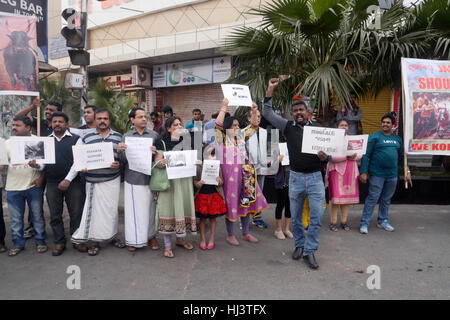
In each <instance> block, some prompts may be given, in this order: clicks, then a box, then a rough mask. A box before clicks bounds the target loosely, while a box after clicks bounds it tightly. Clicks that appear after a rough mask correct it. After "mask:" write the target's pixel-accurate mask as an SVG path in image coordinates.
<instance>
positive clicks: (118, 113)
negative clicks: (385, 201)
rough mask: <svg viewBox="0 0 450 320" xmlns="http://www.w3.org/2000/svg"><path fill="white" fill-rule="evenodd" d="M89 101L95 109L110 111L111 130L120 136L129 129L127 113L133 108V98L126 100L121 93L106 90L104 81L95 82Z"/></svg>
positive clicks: (106, 86) (129, 123)
mask: <svg viewBox="0 0 450 320" xmlns="http://www.w3.org/2000/svg"><path fill="white" fill-rule="evenodd" d="M89 100H90V101H91V102H92V104H94V105H95V106H96V107H97V108H105V109H108V110H109V111H111V113H112V119H111V128H112V129H113V130H115V131H117V132H119V133H121V134H124V133H125V132H127V131H128V130H129V129H130V127H131V122H130V121H129V118H128V113H129V112H130V110H131V109H132V108H133V104H134V100H133V98H128V97H127V96H126V95H125V94H124V93H123V92H117V91H114V90H112V89H109V88H108V85H107V82H106V81H99V82H97V83H96V84H95V85H94V86H93V87H92V90H91V91H90V97H89Z"/></svg>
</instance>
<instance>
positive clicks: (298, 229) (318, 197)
mask: <svg viewBox="0 0 450 320" xmlns="http://www.w3.org/2000/svg"><path fill="white" fill-rule="evenodd" d="M279 83H280V79H271V80H270V81H269V87H268V89H267V93H266V97H265V99H264V107H263V111H262V115H263V117H264V118H265V119H266V120H267V121H269V122H270V123H271V124H272V125H273V126H274V127H276V128H277V129H279V130H281V134H282V135H284V136H285V137H286V139H287V146H288V151H289V159H290V165H291V172H290V179H289V199H290V205H291V213H292V231H293V234H294V242H295V251H294V253H293V255H292V258H293V259H295V260H298V259H299V258H300V257H302V256H303V259H304V260H305V262H306V263H307V264H308V266H309V267H310V268H312V269H317V268H319V265H318V264H317V262H316V259H315V256H314V253H315V252H316V251H317V249H318V248H319V232H320V228H321V226H322V216H323V213H324V208H323V207H324V203H325V186H324V184H323V178H322V173H321V170H322V167H323V165H324V162H325V161H326V160H327V158H328V156H327V154H325V153H324V152H322V151H320V152H319V153H318V154H317V155H314V154H306V153H303V152H302V143H303V128H304V127H305V126H318V125H317V124H314V123H313V122H312V121H311V120H309V119H308V117H307V114H308V108H307V105H306V103H305V102H304V101H295V102H294V103H293V104H292V106H291V116H292V118H293V119H294V121H288V120H286V119H284V118H282V117H280V116H279V115H277V114H276V113H275V112H274V111H273V108H272V94H273V91H274V89H275V88H276V87H277V86H278V84H279ZM306 197H308V199H309V203H310V208H311V221H310V225H309V228H308V235H307V236H305V230H304V227H303V223H302V214H303V204H304V201H305V198H306Z"/></svg>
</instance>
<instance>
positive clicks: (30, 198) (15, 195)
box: [5, 116, 47, 257]
mask: <svg viewBox="0 0 450 320" xmlns="http://www.w3.org/2000/svg"><path fill="white" fill-rule="evenodd" d="M12 131H13V133H14V136H17V137H29V136H31V120H30V119H29V118H28V117H25V116H19V117H15V118H14V120H13V125H12ZM11 147H12V146H11V140H7V141H6V151H7V153H8V157H10V154H11ZM43 169H44V165H39V164H37V163H36V160H32V161H30V162H29V163H28V164H24V165H12V164H11V165H9V167H8V176H7V179H6V187H5V190H6V201H7V203H8V211H9V214H10V217H11V235H12V240H13V244H14V248H12V249H10V250H9V253H8V255H9V256H11V257H12V256H16V255H18V254H19V253H20V252H21V251H22V250H24V249H25V241H26V239H25V236H24V230H23V226H24V222H23V218H24V214H25V202H27V203H28V206H29V212H30V213H29V215H30V216H31V219H32V221H33V226H34V229H35V236H34V241H35V243H36V247H37V251H38V253H44V252H46V251H47V245H46V243H45V239H46V238H47V234H46V232H45V219H44V212H43V210H42V201H43V188H42V187H40V186H38V185H37V181H38V180H39V177H40V175H41V171H42V170H43Z"/></svg>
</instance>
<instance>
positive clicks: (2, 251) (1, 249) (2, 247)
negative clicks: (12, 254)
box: [0, 244, 8, 253]
mask: <svg viewBox="0 0 450 320" xmlns="http://www.w3.org/2000/svg"><path fill="white" fill-rule="evenodd" d="M6 251H8V248H6V247H5V245H4V244H0V253H4V252H6Z"/></svg>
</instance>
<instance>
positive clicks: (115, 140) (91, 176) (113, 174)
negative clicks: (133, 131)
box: [82, 129, 122, 183]
mask: <svg viewBox="0 0 450 320" xmlns="http://www.w3.org/2000/svg"><path fill="white" fill-rule="evenodd" d="M82 141H83V144H93V143H108V142H111V143H112V145H113V149H114V160H115V161H120V160H119V154H118V153H117V147H118V146H119V143H120V142H122V135H121V134H120V133H118V132H115V131H114V130H112V129H111V130H110V131H109V133H108V135H107V136H106V138H103V136H102V135H101V134H100V133H98V131H97V130H95V132H91V133H88V134H87V135H86V136H84V138H83V139H82ZM118 176H120V168H117V169H112V168H104V169H97V170H90V171H88V172H87V173H86V175H85V177H86V181H87V182H89V183H100V182H107V181H111V180H114V179H116V178H117V177H118Z"/></svg>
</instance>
